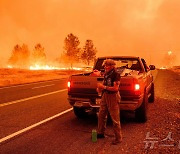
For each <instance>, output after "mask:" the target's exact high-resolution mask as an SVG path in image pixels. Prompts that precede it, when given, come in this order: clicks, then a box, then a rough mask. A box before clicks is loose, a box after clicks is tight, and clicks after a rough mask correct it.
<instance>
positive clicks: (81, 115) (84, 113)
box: [73, 107, 87, 119]
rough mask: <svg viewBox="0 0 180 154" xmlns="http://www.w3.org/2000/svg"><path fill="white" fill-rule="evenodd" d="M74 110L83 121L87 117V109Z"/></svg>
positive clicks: (76, 108) (74, 108)
mask: <svg viewBox="0 0 180 154" xmlns="http://www.w3.org/2000/svg"><path fill="white" fill-rule="evenodd" d="M73 110H74V114H75V115H76V117H77V118H80V119H83V118H85V117H86V116H87V113H86V112H85V108H79V107H73Z"/></svg>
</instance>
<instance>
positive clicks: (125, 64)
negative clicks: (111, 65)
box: [94, 58, 141, 71]
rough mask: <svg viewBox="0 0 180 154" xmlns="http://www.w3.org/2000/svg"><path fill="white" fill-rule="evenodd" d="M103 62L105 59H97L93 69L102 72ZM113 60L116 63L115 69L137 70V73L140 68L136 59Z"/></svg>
mask: <svg viewBox="0 0 180 154" xmlns="http://www.w3.org/2000/svg"><path fill="white" fill-rule="evenodd" d="M111 59H113V58H111ZM104 60H106V59H98V60H97V62H96V65H95V67H94V69H97V70H99V71H104V66H103V64H104ZM113 60H114V61H115V63H116V68H117V69H123V68H126V69H131V70H137V71H140V70H141V66H140V63H139V61H138V59H134V58H128V59H125V58H119V59H118V58H115V59H113Z"/></svg>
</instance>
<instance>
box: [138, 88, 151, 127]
mask: <svg viewBox="0 0 180 154" xmlns="http://www.w3.org/2000/svg"><path fill="white" fill-rule="evenodd" d="M147 104H148V95H147V93H146V92H145V93H144V98H143V102H142V104H141V106H140V107H139V108H138V109H136V111H135V118H136V120H137V121H138V122H142V123H144V122H146V121H147Z"/></svg>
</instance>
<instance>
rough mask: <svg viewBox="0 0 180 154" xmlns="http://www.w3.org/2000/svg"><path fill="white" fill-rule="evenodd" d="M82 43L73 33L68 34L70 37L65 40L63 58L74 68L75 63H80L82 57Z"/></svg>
mask: <svg viewBox="0 0 180 154" xmlns="http://www.w3.org/2000/svg"><path fill="white" fill-rule="evenodd" d="M79 44H80V41H79V39H78V37H76V36H75V35H73V34H72V33H70V34H68V36H67V37H66V38H65V40H64V50H65V51H64V53H63V55H62V57H64V59H66V60H67V61H68V62H69V63H70V65H71V68H72V64H73V62H78V61H79V58H80V57H79V56H80V48H78V46H79Z"/></svg>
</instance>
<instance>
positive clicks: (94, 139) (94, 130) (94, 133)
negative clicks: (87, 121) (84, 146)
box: [92, 129, 97, 142]
mask: <svg viewBox="0 0 180 154" xmlns="http://www.w3.org/2000/svg"><path fill="white" fill-rule="evenodd" d="M92 142H97V131H96V129H93V130H92Z"/></svg>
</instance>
